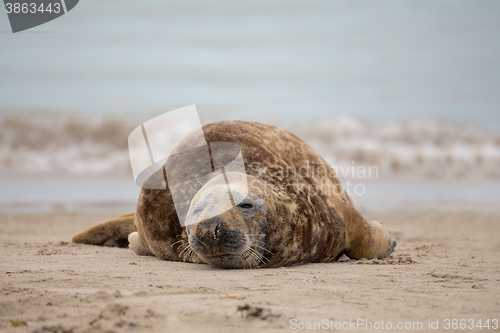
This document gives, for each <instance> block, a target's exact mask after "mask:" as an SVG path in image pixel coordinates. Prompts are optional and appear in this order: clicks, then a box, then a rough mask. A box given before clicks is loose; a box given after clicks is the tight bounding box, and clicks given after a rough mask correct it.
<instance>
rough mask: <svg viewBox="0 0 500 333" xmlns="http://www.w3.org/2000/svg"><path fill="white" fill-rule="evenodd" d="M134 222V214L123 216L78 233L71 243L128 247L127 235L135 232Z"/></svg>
mask: <svg viewBox="0 0 500 333" xmlns="http://www.w3.org/2000/svg"><path fill="white" fill-rule="evenodd" d="M134 220H135V212H134V213H130V214H125V215H122V216H119V217H116V218H114V219H111V220H108V221H104V222H102V223H100V224H97V225H95V226H93V227H90V228H89V229H87V230H84V231H82V232H79V233H77V234H76V235H74V236H73V238H72V239H71V241H72V242H73V243H81V244H92V245H101V246H108V247H128V235H130V234H131V233H133V232H136V231H137V228H136V227H135V225H134Z"/></svg>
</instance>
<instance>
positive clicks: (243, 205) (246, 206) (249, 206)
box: [240, 204, 253, 209]
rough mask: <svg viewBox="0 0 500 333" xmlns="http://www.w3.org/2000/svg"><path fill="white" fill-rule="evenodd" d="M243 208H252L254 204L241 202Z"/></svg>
mask: <svg viewBox="0 0 500 333" xmlns="http://www.w3.org/2000/svg"><path fill="white" fill-rule="evenodd" d="M240 207H241V208H244V209H250V208H253V206H252V205H251V204H241V205H240Z"/></svg>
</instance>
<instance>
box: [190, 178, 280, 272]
mask: <svg viewBox="0 0 500 333" xmlns="http://www.w3.org/2000/svg"><path fill="white" fill-rule="evenodd" d="M241 177H244V178H245V184H246V183H247V177H248V184H251V186H249V187H248V193H247V188H242V186H241V184H242V183H241V182H240V181H236V182H234V181H229V182H226V179H229V180H231V179H235V178H236V179H237V177H235V176H234V174H233V177H231V176H229V177H227V175H226V178H225V177H224V175H219V176H217V177H215V178H214V179H212V180H211V181H209V182H208V183H207V184H205V185H204V186H203V188H202V189H201V190H200V191H199V192H198V193H197V194H196V196H195V197H194V198H193V200H192V202H191V207H190V209H189V212H188V215H187V229H188V234H189V238H188V240H189V246H190V247H191V249H192V250H193V251H194V252H195V253H196V254H197V255H198V257H199V258H200V259H201V260H202V261H205V262H206V263H208V264H210V265H212V266H215V267H219V268H251V267H258V266H263V265H265V264H266V262H268V261H269V258H270V257H271V256H272V254H273V253H272V244H271V242H270V236H272V235H270V231H271V230H270V229H269V221H270V220H273V219H274V216H273V215H274V214H275V209H274V207H273V205H272V204H270V202H269V200H268V198H267V197H266V194H265V192H263V191H261V190H260V189H261V188H262V186H259V185H262V184H259V183H258V182H259V181H258V180H257V179H255V178H253V177H251V176H247V175H240V179H241ZM256 182H257V183H256ZM245 187H246V186H245ZM229 188H230V191H228V189H229ZM229 193H230V196H229V195H228V194H229ZM219 212H220V213H219Z"/></svg>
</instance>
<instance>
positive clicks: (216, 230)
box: [214, 222, 222, 240]
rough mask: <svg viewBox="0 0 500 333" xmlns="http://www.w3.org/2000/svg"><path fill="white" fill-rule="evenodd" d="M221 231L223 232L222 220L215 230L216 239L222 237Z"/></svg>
mask: <svg viewBox="0 0 500 333" xmlns="http://www.w3.org/2000/svg"><path fill="white" fill-rule="evenodd" d="M221 233H222V222H219V223H218V224H217V226H216V227H215V230H214V240H217V239H219V238H220V237H221Z"/></svg>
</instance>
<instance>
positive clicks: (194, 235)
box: [189, 219, 267, 268]
mask: <svg viewBox="0 0 500 333" xmlns="http://www.w3.org/2000/svg"><path fill="white" fill-rule="evenodd" d="M189 246H190V247H191V249H192V250H193V251H194V252H195V253H196V254H197V255H198V256H199V257H200V258H201V259H202V260H203V261H205V262H206V263H207V264H210V265H212V266H214V267H218V268H255V267H259V266H260V265H261V264H262V263H264V262H265V261H266V260H267V258H266V257H265V256H264V248H263V247H260V248H259V247H258V246H257V241H256V236H255V235H248V234H246V233H245V232H242V231H241V230H239V229H238V228H236V227H233V228H231V227H229V226H227V225H226V224H225V223H223V222H222V221H220V220H218V219H213V220H210V221H205V222H201V223H199V224H197V225H195V226H193V228H192V229H191V233H190V235H189Z"/></svg>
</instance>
